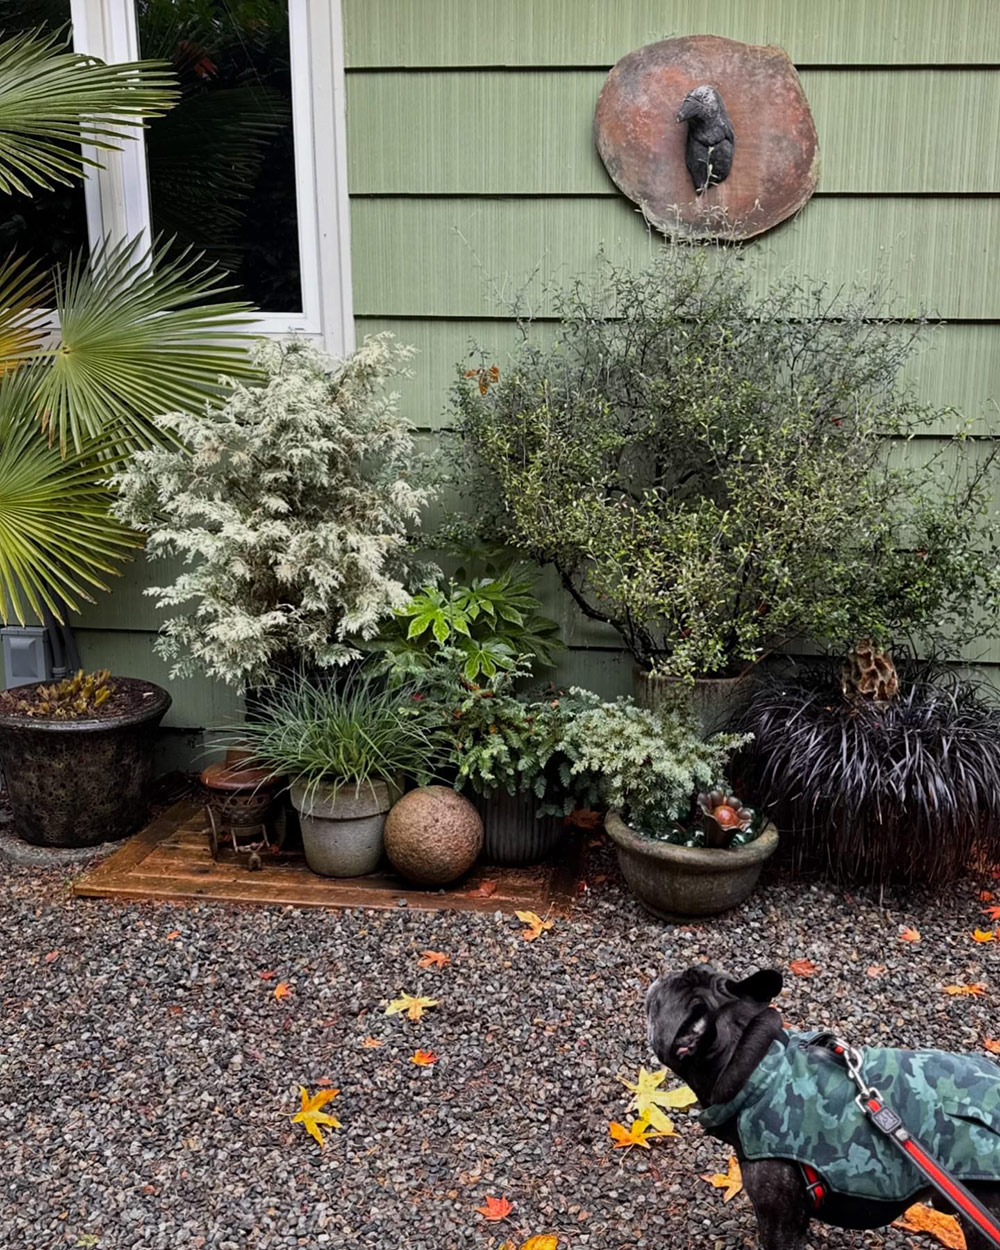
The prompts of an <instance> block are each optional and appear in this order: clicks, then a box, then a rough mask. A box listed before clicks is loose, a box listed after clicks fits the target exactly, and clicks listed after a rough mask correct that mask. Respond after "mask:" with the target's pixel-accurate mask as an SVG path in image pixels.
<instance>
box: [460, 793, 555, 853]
mask: <svg viewBox="0 0 1000 1250" xmlns="http://www.w3.org/2000/svg"><path fill="white" fill-rule="evenodd" d="M476 807H477V808H478V810H479V814H480V816H482V818H483V859H484V860H486V862H487V863H488V864H505V865H507V866H508V867H517V866H522V865H525V864H537V863H540V862H541V861H542V860H543V859H547V858H548V857H549V856H550V855H551V854H552V852H553V851H554V850H555V848H556V845H557V843H558V842H559V839H560V837H561V836H562V833H563V822H562V820H560V819H559V818H558V817H556V816H542V817H539V816H536V814H535V813H536V810H537V803H536V801H535V797H534V795H531V794H508V793H507V791H506V790H491V791H490V792H489V793H488V794H483V795H479V796H477V798H476Z"/></svg>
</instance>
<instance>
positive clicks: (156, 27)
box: [71, 0, 354, 355]
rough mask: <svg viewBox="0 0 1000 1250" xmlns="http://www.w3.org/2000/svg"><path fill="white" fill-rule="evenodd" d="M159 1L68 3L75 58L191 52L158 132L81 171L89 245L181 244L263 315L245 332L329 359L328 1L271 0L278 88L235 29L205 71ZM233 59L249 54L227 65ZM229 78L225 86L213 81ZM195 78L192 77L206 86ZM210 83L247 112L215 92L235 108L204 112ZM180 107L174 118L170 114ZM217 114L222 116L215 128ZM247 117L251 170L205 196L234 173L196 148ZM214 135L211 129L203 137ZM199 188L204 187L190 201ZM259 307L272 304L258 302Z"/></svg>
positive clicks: (332, 158) (229, 8)
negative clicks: (288, 339)
mask: <svg viewBox="0 0 1000 1250" xmlns="http://www.w3.org/2000/svg"><path fill="white" fill-rule="evenodd" d="M171 4H172V0H71V11H72V22H73V43H74V47H75V48H76V50H77V51H79V52H89V53H91V54H92V55H94V56H97V57H100V58H101V59H102V60H104V61H108V62H116V61H118V62H120V61H135V60H143V59H153V58H158V57H162V56H163V55H164V48H165V46H166V44H167V43H169V41H170V39H171V38H172V39H173V45H172V48H171V49H170V50H171V51H172V53H173V57H174V60H175V64H176V63H177V60H178V57H179V58H180V60H182V61H183V59H184V57H187V56H189V57H190V61H189V63H187V64H183V65H181V66H180V70H181V76H182V81H184V78H185V77H186V78H187V81H188V84H189V87H188V88H187V89H186V90H185V94H184V97H183V99H182V103H181V104H180V105H178V106H177V107H176V108H175V109H174V110H172V112H171V114H168V115H167V117H166V118H165V119H162V123H161V122H160V121H158V120H157V119H154V120H153V121H152V122H151V124H150V129H149V130H148V131H147V132H145V133H144V132H143V131H142V130H140V129H138V128H136V131H135V138H134V141H132V142H129V143H126V144H125V145H124V146H123V150H122V151H121V152H112V153H101V154H100V157H99V159H100V161H101V164H102V166H103V168H102V169H100V170H98V171H96V172H93V173H92V174H90V175H89V176H88V178H87V182H86V188H85V192H86V206H87V221H88V230H89V235H90V238H91V242H92V243H96V242H97V241H98V240H100V239H102V238H107V237H110V238H113V239H121V238H124V237H128V238H136V237H139V238H141V239H142V240H143V241H144V243H146V244H148V243H149V241H150V240H151V239H152V238H153V237H154V235H160V236H161V237H163V236H166V237H173V236H175V235H176V236H177V237H178V240H179V244H185V243H190V244H191V245H192V246H194V247H195V248H196V249H198V250H205V251H206V252H207V254H209V255H210V256H213V258H216V259H218V260H219V262H220V263H221V264H223V265H224V266H225V268H227V269H228V270H229V271H230V272H232V273H233V274H234V275H235V280H236V281H237V282H238V284H239V289H238V290H237V291H236V292H234V293H233V294H239V295H242V296H243V297H244V298H248V299H251V300H253V302H255V303H256V304H257V305H258V307H260V308H261V314H260V317H259V318H258V319H257V320H256V322H255V326H256V328H258V329H259V330H260V331H261V332H262V333H266V334H275V335H282V334H289V333H300V334H304V335H306V336H308V337H310V338H315V339H316V340H317V341H319V342H321V343H322V344H323V345H324V346H325V347H326V348H327V350H329V351H331V352H334V353H335V354H338V355H340V354H344V353H346V352H348V351H350V350H352V348H353V346H354V322H353V311H352V299H351V265H350V229H349V209H348V198H347V156H346V116H345V100H344V44H343V24H342V14H341V7H340V0H274V8H275V14H276V16H277V17H278V18H279V19H280V20H283V18H284V13H285V11H286V10H287V20H288V26H287V45H283V47H284V46H286V47H287V64H285V63H284V62H283V63H282V65H281V66H279V67H278V70H277V71H276V78H275V82H277V83H278V85H277V86H273V85H272V84H271V83H270V82H269V81H268V80H267V77H266V70H267V69H268V68H269V67H265V72H264V77H262V76H261V74H260V73H258V72H257V71H258V70H259V69H260V65H259V64H258V65H257V66H256V68H255V67H254V65H253V62H252V57H253V48H252V47H251V46H250V45H251V44H252V43H253V40H252V37H251V36H252V32H250V34H249V35H248V33H247V32H246V31H240V30H236V31H234V32H233V38H232V39H231V40H230V49H231V51H230V52H229V53H227V54H226V64H225V65H221V64H220V65H216V64H215V63H213V61H212V60H211V48H210V47H208V45H207V44H206V45H205V47H206V48H207V49H208V50H207V53H206V51H205V48H203V47H202V46H200V44H199V41H198V40H197V39H196V38H193V39H187V38H186V36H185V32H184V30H183V28H182V19H183V17H184V15H185V14H186V13H189V12H191V11H192V9H193V6H190V5H186V4H185V3H184V0H177V6H176V7H177V11H178V24H177V27H176V29H175V30H173V31H171V30H170V16H171ZM238 10H239V6H238V5H233V4H230V3H220V4H219V15H220V16H219V22H220V23H222V22H225V21H230V20H231V21H234V22H235V21H238ZM201 11H204V10H203V6H201ZM144 44H145V46H144ZM232 49H235V52H233V51H232ZM241 49H242V51H241ZM178 50H179V51H178ZM243 51H245V53H246V57H247V58H249V59H248V60H247V61H246V62H245V63H244V62H241V63H240V64H235V65H234V64H231V62H232V61H233V59H234V58H235V59H236V60H238V59H239V58H240V56H241V55H242V54H243ZM199 57H201V58H202V59H201V60H199V59H198V58H199ZM230 70H231V71H232V72H231V74H230V78H229V80H228V83H227V82H225V81H224V76H225V73H226V72H228V71H230ZM199 77H200V78H202V79H204V91H202V90H201V84H200V83H199V82H198V79H199ZM217 83H221V84H222V85H223V88H226V87H228V90H229V93H230V96H233V95H234V93H235V95H238V94H239V91H240V90H248V91H250V93H251V94H250V95H249V96H246V97H244V100H245V101H249V107H247V108H241V107H240V103H239V101H238V100H235V99H230V100H228V101H225V100H223V101H220V99H219V93H217V94H216V95H215V98H214V104H215V105H219V104H220V103H221V104H222V105H224V106H225V105H230V106H234V107H229V108H227V109H223V110H220V109H219V108H217V107H216V108H214V107H213V99H212V98H211V93H212V90H213V89H214V87H215V86H216V85H217ZM191 84H193V87H192V86H191ZM242 84H248V86H246V87H243V86H242ZM206 105H207V107H206ZM185 108H186V109H187V113H186V115H185V114H182V112H181V110H182V109H185ZM223 112H224V113H225V118H224V119H223V120H222V121H219V120H218V119H219V118H220V117H222V115H223ZM269 113H270V115H271V119H272V121H271V124H272V129H271V130H270V131H268V130H267V126H268V117H267V115H268V114H269ZM252 116H257V117H258V119H259V120H260V125H261V126H262V127H263V128H264V129H263V131H261V130H260V129H259V128H258V132H257V136H256V137H257V139H258V140H259V142H258V143H257V146H256V147H254V131H253V127H252V125H251V124H250V123H249V122H247V126H246V132H245V133H246V136H248V139H247V146H246V147H245V148H244V153H243V154H244V156H246V157H247V159H248V160H249V162H250V163H249V167H248V168H249V170H250V172H249V173H246V170H245V169H244V170H242V171H241V172H240V173H238V174H237V175H236V176H235V177H234V176H233V175H232V174H231V175H230V178H229V181H228V184H227V183H225V182H224V183H223V186H222V190H221V192H219V193H218V195H217V197H216V198H215V199H213V196H215V194H216V182H215V177H216V175H217V173H218V170H219V169H220V168H222V169H228V170H232V168H233V164H232V160H231V156H230V153H229V152H226V153H225V155H224V158H223V160H221V161H217V162H216V163H215V164H214V165H209V166H206V165H205V161H208V160H210V159H211V158H212V156H213V144H212V142H204V141H203V140H204V139H205V138H206V136H208V137H209V138H212V137H214V136H218V135H222V134H223V133H224V127H225V126H227V125H228V126H230V127H231V128H233V131H234V133H236V139H237V145H239V141H240V135H239V133H237V132H238V126H239V124H240V123H241V121H243V120H245V119H246V118H247V117H252ZM185 124H186V125H187V126H188V130H187V132H186V134H187V136H188V137H189V138H190V142H189V143H186V142H185V130H184V126H185ZM158 126H159V127H160V129H159V130H157V127H158ZM213 126H215V127H220V129H217V130H215V131H213V129H212V127H213ZM261 134H263V136H264V137H263V138H261ZM273 136H277V138H274V137H273ZM221 146H222V147H223V148H225V145H221ZM248 153H249V155H247V154H248ZM189 157H190V162H191V165H190V181H188V177H187V173H186V162H187V160H188V159H189ZM258 158H259V159H258ZM199 161H200V162H201V164H202V168H201V169H199V167H198V166H199ZM255 162H256V163H255ZM199 179H204V180H205V182H206V183H207V184H208V185H207V186H206V187H205V188H203V190H204V194H202V195H201V199H200V201H199V199H198V196H197V194H196V192H197V190H198V188H199V187H200V186H201V183H199ZM241 179H242V184H241ZM227 194H228V195H229V198H228V199H227ZM181 210H183V211H181ZM185 213H186V214H187V216H186V217H185V216H184V214H185ZM178 222H179V223H180V227H181V228H180V229H178V228H177V226H178ZM206 241H207V242H206ZM269 303H272V304H273V305H275V306H274V307H268V304H269Z"/></svg>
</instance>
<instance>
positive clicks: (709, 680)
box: [632, 666, 753, 738]
mask: <svg viewBox="0 0 1000 1250" xmlns="http://www.w3.org/2000/svg"><path fill="white" fill-rule="evenodd" d="M632 685H633V689H634V691H635V698H636V702H637V703H639V704H640V705H641V706H642V707H648V708H652V709H653V710H654V711H659V710H661V709H663V710H666V711H676V712H687V713H689V714H690V715H691V716H693V717H694V720H695V721H696V723H697V724H698V725H700V726H701V732H702V734H703V736H704V737H706V738H710V737H711V736H712V734H716V733H720V732H722V730H724V729H727V728H728V727H729V725H730V724H731V723H732V722H733V721H734V720H735V719H736V718H737V717H739V716H740V715H741V714H742V713H743V712H745V711H746V709H747V705H748V704H749V702H750V695H751V693H752V690H753V674H752V673H744V674H742V675H741V676H739V677H696V678H695V679H694V682H693V683H692V682H686V681H682V680H681V679H680V678H679V677H651V676H650V675H649V673H647V672H646V671H645V670H644V669H641V668H639V667H638V666H635V667H634V668H633V670H632Z"/></svg>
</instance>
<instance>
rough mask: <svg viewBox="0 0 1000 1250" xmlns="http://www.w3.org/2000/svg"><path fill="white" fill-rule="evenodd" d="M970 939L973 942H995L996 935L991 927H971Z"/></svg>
mask: <svg viewBox="0 0 1000 1250" xmlns="http://www.w3.org/2000/svg"><path fill="white" fill-rule="evenodd" d="M972 940H973V942H995V941H996V940H997V935H996V934H995V933H994V931H993V930H992V929H973V931H972Z"/></svg>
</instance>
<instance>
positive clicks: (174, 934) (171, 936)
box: [166, 929, 181, 942]
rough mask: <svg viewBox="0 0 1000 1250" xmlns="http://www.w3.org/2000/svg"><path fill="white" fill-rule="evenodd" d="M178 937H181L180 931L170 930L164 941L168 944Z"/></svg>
mask: <svg viewBox="0 0 1000 1250" xmlns="http://www.w3.org/2000/svg"><path fill="white" fill-rule="evenodd" d="M180 935H181V931H180V929H171V930H170V932H169V933H168V934H167V937H166V940H167V941H168V942H172V941H173V940H174V939H175V938H179V937H180Z"/></svg>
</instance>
